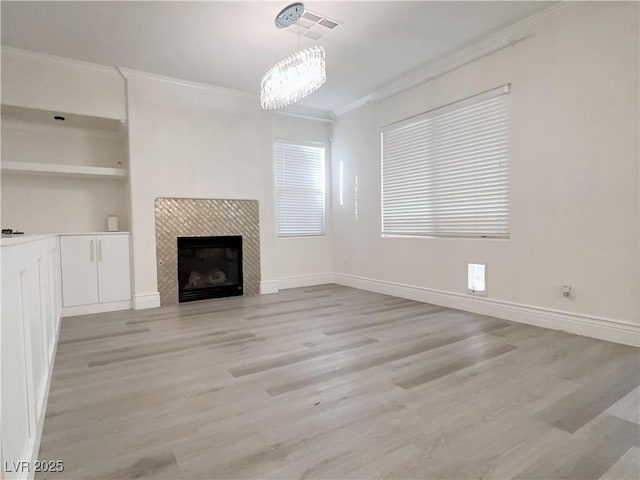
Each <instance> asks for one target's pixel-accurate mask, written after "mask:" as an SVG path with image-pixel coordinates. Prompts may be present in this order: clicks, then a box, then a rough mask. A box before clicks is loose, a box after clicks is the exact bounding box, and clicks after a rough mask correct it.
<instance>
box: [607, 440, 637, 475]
mask: <svg viewBox="0 0 640 480" xmlns="http://www.w3.org/2000/svg"><path fill="white" fill-rule="evenodd" d="M638 472H640V449H638V447H631V448H630V449H629V450H627V452H626V453H625V454H624V455H623V456H622V457H620V458H619V459H618V461H617V462H616V463H614V464H613V465H612V466H611V468H610V469H609V470H607V471H606V472H604V474H603V475H602V476H601V477H600V480H638Z"/></svg>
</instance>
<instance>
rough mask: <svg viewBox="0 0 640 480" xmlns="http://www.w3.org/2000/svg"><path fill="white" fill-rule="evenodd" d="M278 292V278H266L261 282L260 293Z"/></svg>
mask: <svg viewBox="0 0 640 480" xmlns="http://www.w3.org/2000/svg"><path fill="white" fill-rule="evenodd" d="M270 293H278V280H264V281H261V282H260V295H267V294H270Z"/></svg>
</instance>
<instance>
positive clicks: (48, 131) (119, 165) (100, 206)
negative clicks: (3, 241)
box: [0, 105, 129, 233]
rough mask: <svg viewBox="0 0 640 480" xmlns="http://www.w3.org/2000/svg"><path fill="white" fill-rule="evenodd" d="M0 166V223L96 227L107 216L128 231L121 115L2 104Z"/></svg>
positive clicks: (41, 229)
mask: <svg viewBox="0 0 640 480" xmlns="http://www.w3.org/2000/svg"><path fill="white" fill-rule="evenodd" d="M55 117H63V118H64V120H57V119H56V118H55ZM0 168H1V170H2V227H3V228H13V229H18V230H22V231H25V232H27V233H65V232H71V231H73V232H77V231H102V230H105V229H106V217H107V216H108V215H117V216H118V217H119V219H120V222H119V227H120V229H121V230H126V229H128V228H129V221H128V216H129V198H128V197H129V193H128V182H127V179H128V158H127V129H126V123H125V122H124V121H123V120H119V119H110V118H99V117H90V116H85V115H77V114H70V113H65V112H51V111H46V110H34V109H29V108H23V107H15V106H7V105H2V161H1V163H0Z"/></svg>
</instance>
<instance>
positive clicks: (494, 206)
mask: <svg viewBox="0 0 640 480" xmlns="http://www.w3.org/2000/svg"><path fill="white" fill-rule="evenodd" d="M508 117H509V86H508V85H507V86H504V87H501V88H499V89H496V90H492V91H490V92H487V93H484V94H481V95H476V96H474V97H471V98H469V99H466V100H462V101H460V102H456V103H454V104H451V105H448V106H446V107H442V108H439V109H436V110H432V111H430V112H427V113H424V114H421V115H418V116H416V117H412V118H410V119H407V120H404V121H402V122H398V123H395V124H393V125H389V126H387V127H385V128H383V130H382V134H381V137H382V234H383V235H408V236H436V237H494V238H508V237H509V122H508Z"/></svg>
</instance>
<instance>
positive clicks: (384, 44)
mask: <svg viewBox="0 0 640 480" xmlns="http://www.w3.org/2000/svg"><path fill="white" fill-rule="evenodd" d="M287 3H289V2H287V1H283V2H270V1H265V2H244V1H233V2H186V1H185V2H180V1H171V2H151V1H150V2H147V1H133V2H92V1H81V2H48V1H45V2H24V1H20V2H11V1H4V0H3V1H2V4H1V8H2V12H1V13H2V25H1V27H2V45H8V46H13V47H18V48H23V49H27V50H32V51H36V52H43V53H48V54H52V55H58V56H62V57H68V58H73V59H78V60H83V61H86V62H93V63H99V64H103V65H110V66H120V67H127V68H131V69H136V70H142V71H146V72H151V73H155V74H159V75H165V76H169V77H174V78H180V79H184V80H189V81H194V82H202V83H208V84H213V85H219V86H224V87H230V88H236V89H240V90H244V91H248V92H255V93H257V92H258V91H259V88H260V87H259V86H260V80H261V78H262V76H263V75H264V73H265V72H266V71H267V70H268V69H269V68H270V67H271V66H272V65H273V64H275V63H276V62H278V61H279V60H281V59H283V58H284V57H286V56H288V55H290V54H292V53H293V52H295V51H296V50H298V42H300V47H301V48H305V47H308V46H312V45H322V46H323V47H324V48H325V50H326V52H327V83H326V84H325V85H324V86H323V87H322V88H321V89H320V90H318V91H317V92H315V93H313V94H312V95H310V96H309V97H307V98H305V99H304V100H303V101H301V102H300V104H301V105H304V106H308V107H314V108H319V109H323V110H332V111H333V110H336V109H339V108H340V107H343V106H344V105H347V104H349V103H351V102H354V101H356V100H358V99H360V98H362V97H363V96H366V95H368V94H370V93H372V92H373V91H375V89H376V88H377V87H379V86H380V85H382V84H385V83H387V82H389V81H391V80H393V79H394V78H396V77H398V76H399V75H400V74H402V72H405V71H407V70H410V69H412V68H415V67H417V66H418V65H420V64H423V63H425V62H428V61H429V60H431V59H433V58H434V57H437V56H438V55H441V54H443V53H445V52H447V51H449V50H452V49H455V48H456V47H459V46H461V45H462V44H465V43H467V42H469V41H471V40H473V39H474V38H477V37H479V36H482V35H485V34H487V33H489V32H492V31H494V30H496V29H498V28H500V27H502V26H506V25H508V24H511V23H513V22H515V21H517V20H519V19H521V18H524V17H526V16H529V15H531V14H533V13H535V12H537V11H539V10H542V9H543V8H545V7H548V6H549V5H551V3H553V2H527V1H522V2H518V1H511V2H483V1H471V2H452V1H450V2H447V1H443V2H428V1H410V2H397V1H377V2H361V1H353V2H352V1H340V2H322V1H314V2H305V6H306V7H307V8H308V9H311V10H313V11H314V12H317V13H320V14H322V15H325V16H327V17H329V18H331V19H334V20H337V21H338V22H340V23H341V24H340V25H339V26H338V27H336V28H335V29H334V30H332V31H329V32H328V33H327V35H326V36H324V37H323V38H321V39H320V40H318V41H313V40H310V39H307V38H300V39H299V38H298V36H297V35H294V34H292V33H291V32H287V31H283V30H278V29H276V28H275V26H274V22H273V20H274V17H275V15H276V14H277V13H278V11H279V10H280V9H282V8H283V7H284V6H286V5H287Z"/></svg>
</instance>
